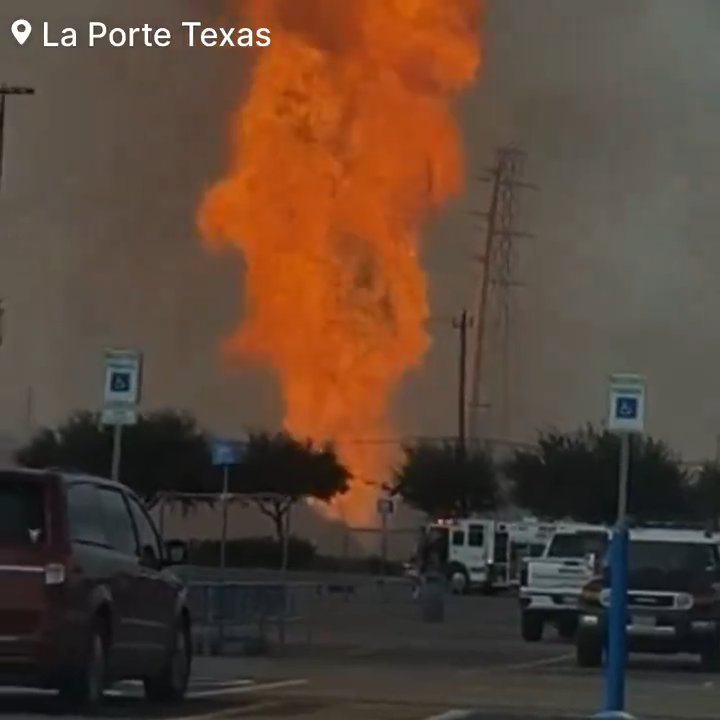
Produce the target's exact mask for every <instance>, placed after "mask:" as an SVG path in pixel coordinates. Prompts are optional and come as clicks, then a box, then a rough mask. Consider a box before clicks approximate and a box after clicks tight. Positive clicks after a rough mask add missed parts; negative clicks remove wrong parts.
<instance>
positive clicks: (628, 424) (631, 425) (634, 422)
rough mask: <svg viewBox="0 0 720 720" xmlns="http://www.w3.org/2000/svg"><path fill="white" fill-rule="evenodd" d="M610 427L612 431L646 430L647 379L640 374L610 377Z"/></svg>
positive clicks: (632, 431)
mask: <svg viewBox="0 0 720 720" xmlns="http://www.w3.org/2000/svg"><path fill="white" fill-rule="evenodd" d="M609 410H610V413H609V418H608V429H609V430H610V431H612V432H629V433H642V432H644V431H645V380H644V378H642V377H641V376H639V375H613V376H611V378H610V408H609Z"/></svg>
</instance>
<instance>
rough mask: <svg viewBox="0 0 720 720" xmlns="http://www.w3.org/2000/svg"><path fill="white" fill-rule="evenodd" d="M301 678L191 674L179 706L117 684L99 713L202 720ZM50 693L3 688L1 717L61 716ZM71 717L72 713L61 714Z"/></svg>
mask: <svg viewBox="0 0 720 720" xmlns="http://www.w3.org/2000/svg"><path fill="white" fill-rule="evenodd" d="M301 684H303V681H302V680H293V679H290V680H287V679H284V680H273V681H267V682H262V681H258V680H252V679H249V678H235V679H231V678H229V677H227V678H224V679H223V678H217V677H198V676H196V677H194V678H193V680H192V682H191V685H190V690H189V693H188V696H187V699H186V701H185V702H184V703H182V705H177V706H169V707H163V708H159V707H157V706H153V705H149V704H148V703H146V702H145V700H144V698H143V692H142V686H141V684H140V683H119V684H118V685H116V686H115V687H113V688H112V689H110V690H108V691H107V693H106V701H105V706H104V707H103V711H102V716H103V717H106V718H116V719H117V720H122V719H124V718H133V719H134V718H147V719H148V720H155V719H157V720H200V719H201V718H202V719H203V720H204V719H205V718H212V717H217V716H218V714H220V716H222V715H223V714H224V713H226V712H228V710H229V709H232V713H233V714H234V713H239V712H242V711H247V710H248V709H250V708H253V707H255V706H256V705H257V704H258V701H257V696H258V694H261V693H267V692H273V691H276V690H279V689H286V688H290V687H298V686H300V685H301ZM61 714H62V711H61V708H60V707H59V704H58V702H57V698H56V697H55V695H54V694H53V693H48V692H34V691H27V690H22V689H14V688H6V689H3V690H2V692H0V718H3V720H4V719H5V718H7V720H38V719H39V718H44V717H51V716H57V715H61ZM62 716H63V717H64V718H65V720H74V717H73V716H72V715H62Z"/></svg>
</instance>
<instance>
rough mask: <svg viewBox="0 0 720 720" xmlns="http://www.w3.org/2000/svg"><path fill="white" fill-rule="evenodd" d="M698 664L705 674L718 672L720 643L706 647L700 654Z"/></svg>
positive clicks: (719, 667) (719, 670) (719, 669)
mask: <svg viewBox="0 0 720 720" xmlns="http://www.w3.org/2000/svg"><path fill="white" fill-rule="evenodd" d="M700 663H701V665H702V668H703V670H706V671H707V672H712V673H717V672H720V643H718V642H717V641H716V642H715V643H713V644H712V645H708V647H706V648H705V649H704V650H703V651H702V653H701V654H700Z"/></svg>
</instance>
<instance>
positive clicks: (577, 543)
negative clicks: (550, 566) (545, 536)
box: [547, 531, 607, 558]
mask: <svg viewBox="0 0 720 720" xmlns="http://www.w3.org/2000/svg"><path fill="white" fill-rule="evenodd" d="M606 547H607V535H606V534H605V533H603V532H592V531H581V532H575V533H558V534H557V535H555V536H554V537H553V539H552V540H551V541H550V547H549V548H548V553H547V554H548V557H559V558H584V557H585V556H586V555H589V554H590V553H595V554H596V555H602V554H604V552H605V548H606Z"/></svg>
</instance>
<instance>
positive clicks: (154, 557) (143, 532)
mask: <svg viewBox="0 0 720 720" xmlns="http://www.w3.org/2000/svg"><path fill="white" fill-rule="evenodd" d="M128 502H129V504H130V512H131V513H132V517H133V520H134V521H135V528H136V529H137V534H138V545H139V548H140V557H141V558H143V559H145V560H148V561H150V562H153V563H157V562H159V561H160V560H161V559H162V554H161V551H160V538H159V536H158V533H157V531H156V530H155V526H154V525H153V524H152V521H151V520H150V518H148V516H147V513H146V512H145V510H144V509H143V508H142V507H141V506H140V503H139V502H138V501H137V500H136V499H135V498H133V497H129V498H128Z"/></svg>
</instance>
